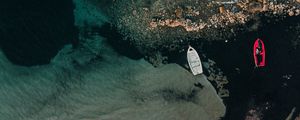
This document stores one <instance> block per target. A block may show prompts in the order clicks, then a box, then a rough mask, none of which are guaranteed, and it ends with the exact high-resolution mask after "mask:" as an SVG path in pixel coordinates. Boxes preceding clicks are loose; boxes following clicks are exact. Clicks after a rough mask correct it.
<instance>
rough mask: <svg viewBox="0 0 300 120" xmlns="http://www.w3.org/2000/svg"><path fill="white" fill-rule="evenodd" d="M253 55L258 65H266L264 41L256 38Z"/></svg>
mask: <svg viewBox="0 0 300 120" xmlns="http://www.w3.org/2000/svg"><path fill="white" fill-rule="evenodd" d="M253 57H254V62H255V66H256V67H264V66H265V65H266V50H265V45H264V42H263V41H262V40H261V39H259V38H258V39H256V41H255V42H254V45H253Z"/></svg>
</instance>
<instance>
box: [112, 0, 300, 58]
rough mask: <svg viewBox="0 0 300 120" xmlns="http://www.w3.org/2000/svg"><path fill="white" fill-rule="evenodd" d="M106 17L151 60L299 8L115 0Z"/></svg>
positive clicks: (281, 0)
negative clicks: (160, 53) (171, 49)
mask: <svg viewBox="0 0 300 120" xmlns="http://www.w3.org/2000/svg"><path fill="white" fill-rule="evenodd" d="M110 13H111V18H112V23H113V24H114V25H115V26H117V28H118V30H119V31H120V32H121V33H122V34H123V35H125V36H126V39H125V40H128V42H130V43H132V44H133V45H135V46H136V47H137V48H138V50H139V51H140V52H141V53H142V54H144V55H145V56H148V57H149V58H151V57H153V58H152V59H155V58H163V57H156V54H158V53H159V52H162V51H163V50H166V48H170V46H171V45H172V46H175V47H174V48H176V49H177V50H180V49H182V45H187V44H189V43H190V42H201V40H206V41H210V40H226V39H229V38H231V37H232V36H235V35H237V34H239V33H240V32H245V31H242V30H247V28H245V29H242V28H241V27H247V26H246V25H244V24H245V23H247V22H249V21H251V20H255V19H256V18H257V16H258V15H260V16H261V15H262V16H266V17H270V18H271V19H273V18H272V16H284V17H289V16H297V15H299V14H300V5H299V3H298V1H295V0H276V1H275V0H235V1H229V2H228V1H227V2H226V1H224V0H201V1H200V0H189V1H186V0H177V1H171V0H146V1H144V0H132V1H127V0H118V1H114V2H113V5H112V9H110ZM249 29H250V28H249ZM167 50H168V49H167ZM164 52H165V51H164ZM152 61H163V60H152Z"/></svg>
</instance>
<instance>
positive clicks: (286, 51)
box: [204, 17, 300, 120]
mask: <svg viewBox="0 0 300 120" xmlns="http://www.w3.org/2000/svg"><path fill="white" fill-rule="evenodd" d="M297 20H299V17H294V18H287V19H284V20H282V21H278V22H275V21H272V20H271V22H270V23H267V19H264V18H262V22H263V26H262V27H261V28H259V30H258V31H254V32H247V33H243V34H240V35H238V36H237V37H235V38H232V39H236V41H231V42H229V43H225V42H223V43H221V42H214V43H212V44H207V45H204V47H205V48H204V50H205V51H206V53H207V54H208V56H209V57H210V58H213V59H214V60H215V61H216V62H217V64H218V65H219V66H220V67H221V69H222V70H223V71H224V72H225V74H226V75H227V76H228V78H229V80H230V83H229V85H228V88H229V90H230V97H229V98H227V99H225V104H226V106H227V114H226V117H225V118H224V119H226V120H241V119H244V117H245V113H246V112H247V110H248V109H249V108H251V107H255V106H260V105H264V104H266V103H268V104H270V105H269V106H270V109H268V110H265V112H264V113H263V114H264V119H266V120H282V119H285V118H286V117H287V116H288V113H289V112H290V111H291V109H292V108H293V107H298V108H299V107H300V87H298V86H300V81H299V78H300V71H299V70H300V66H299V65H298V64H299V61H300V50H299V49H294V47H293V46H292V43H291V40H294V39H296V37H297V36H299V35H297V34H295V33H296V32H295V31H289V30H288V27H290V26H293V25H295V23H296V22H298V21H297ZM256 38H261V39H262V40H263V41H264V43H265V47H266V64H267V66H266V67H264V68H259V69H258V68H254V60H253V56H252V46H253V43H254V41H255V40H256ZM236 68H239V69H240V71H236V70H235V69H236ZM287 74H288V75H292V77H291V79H289V80H287V79H284V78H283V76H284V75H287ZM297 112H298V113H299V111H297Z"/></svg>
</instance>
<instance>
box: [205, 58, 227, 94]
mask: <svg viewBox="0 0 300 120" xmlns="http://www.w3.org/2000/svg"><path fill="white" fill-rule="evenodd" d="M203 66H204V68H205V69H206V70H207V72H208V77H207V79H208V80H209V81H211V82H212V83H215V84H216V86H215V87H216V90H217V91H218V95H219V96H220V97H229V90H228V89H226V87H224V86H225V85H226V84H228V83H229V81H228V79H227V77H226V76H225V75H224V73H223V72H222V71H221V69H220V68H218V67H217V65H216V62H214V61H213V60H211V59H208V60H207V61H205V62H203Z"/></svg>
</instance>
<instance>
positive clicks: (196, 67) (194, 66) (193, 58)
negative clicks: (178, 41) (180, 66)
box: [187, 46, 203, 75]
mask: <svg viewBox="0 0 300 120" xmlns="http://www.w3.org/2000/svg"><path fill="white" fill-rule="evenodd" d="M187 60H188V63H189V66H190V69H191V71H192V73H193V75H198V74H201V73H203V70H202V65H201V60H200V57H199V55H198V53H197V51H196V50H195V49H194V48H193V47H191V46H189V49H188V51H187Z"/></svg>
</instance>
